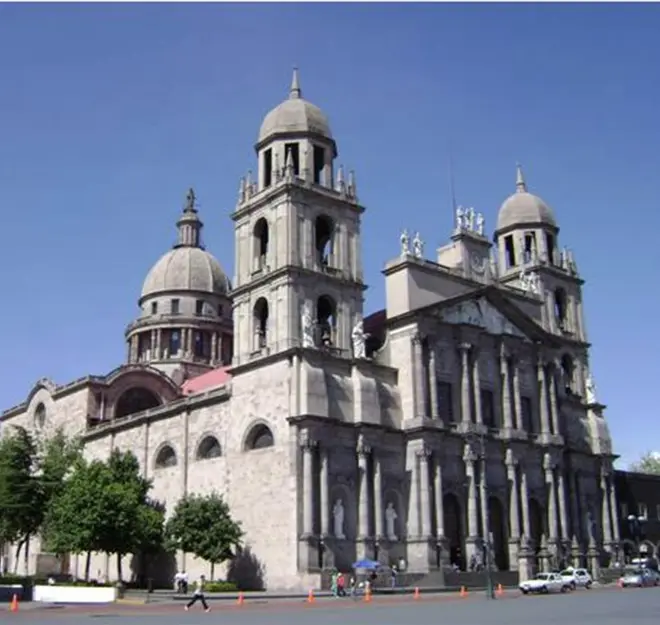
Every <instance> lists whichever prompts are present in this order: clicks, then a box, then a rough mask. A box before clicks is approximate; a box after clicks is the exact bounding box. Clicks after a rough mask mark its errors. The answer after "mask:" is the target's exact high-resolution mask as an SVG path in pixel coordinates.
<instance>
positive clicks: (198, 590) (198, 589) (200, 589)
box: [185, 575, 211, 612]
mask: <svg viewBox="0 0 660 625" xmlns="http://www.w3.org/2000/svg"><path fill="white" fill-rule="evenodd" d="M205 584H206V577H204V575H200V576H199V579H198V580H197V582H196V583H195V592H194V593H193V596H192V599H191V600H190V601H188V603H187V605H186V608H185V609H186V611H188V610H189V609H190V608H191V606H193V605H195V604H196V603H197V602H198V601H201V602H202V606H203V608H204V611H205V612H210V611H211V609H210V608H209V605H208V603H206V598H205V597H204V586H205Z"/></svg>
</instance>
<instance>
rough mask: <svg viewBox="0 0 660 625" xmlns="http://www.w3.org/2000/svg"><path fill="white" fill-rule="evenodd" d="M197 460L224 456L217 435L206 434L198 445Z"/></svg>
mask: <svg viewBox="0 0 660 625" xmlns="http://www.w3.org/2000/svg"><path fill="white" fill-rule="evenodd" d="M196 455H197V460H210V459H211V458H219V457H220V456H222V448H221V447H220V443H219V442H218V439H217V438H216V437H215V436H212V435H210V434H209V435H208V436H205V437H204V438H203V439H202V441H201V442H200V444H199V445H198V446H197V454H196Z"/></svg>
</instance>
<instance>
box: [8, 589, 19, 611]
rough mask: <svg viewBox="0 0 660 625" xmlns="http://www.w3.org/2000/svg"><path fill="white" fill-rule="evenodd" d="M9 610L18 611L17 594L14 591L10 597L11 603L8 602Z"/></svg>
mask: <svg viewBox="0 0 660 625" xmlns="http://www.w3.org/2000/svg"><path fill="white" fill-rule="evenodd" d="M9 611H10V612H18V595H17V594H16V593H14V596H13V597H12V598H11V603H10V604H9Z"/></svg>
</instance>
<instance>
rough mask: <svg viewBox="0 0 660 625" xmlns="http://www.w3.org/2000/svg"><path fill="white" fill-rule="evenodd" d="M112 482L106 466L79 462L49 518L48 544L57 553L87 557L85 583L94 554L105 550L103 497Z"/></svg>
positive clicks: (104, 502)
mask: <svg viewBox="0 0 660 625" xmlns="http://www.w3.org/2000/svg"><path fill="white" fill-rule="evenodd" d="M110 480H111V476H110V471H109V470H108V467H107V465H106V464H105V463H103V462H101V461H100V460H95V461H93V462H91V463H87V462H85V461H84V460H82V458H80V459H79V460H78V461H77V462H76V464H75V466H74V468H73V471H72V473H71V475H70V477H69V478H68V479H67V480H66V482H65V484H64V486H63V488H62V490H61V492H60V493H59V494H58V496H57V497H55V498H54V499H53V501H52V503H51V506H50V507H49V510H48V513H47V515H46V519H45V526H46V528H47V529H48V544H49V547H50V548H51V549H52V550H53V551H54V552H55V553H58V554H64V553H73V554H77V555H79V554H83V553H86V554H87V561H86V564H85V579H89V569H90V558H91V553H92V552H93V551H101V550H102V549H101V541H100V536H101V534H102V532H103V531H104V527H105V523H106V514H107V508H106V505H107V502H106V500H105V498H104V494H105V491H106V489H107V488H108V487H109V486H110V483H111V482H110Z"/></svg>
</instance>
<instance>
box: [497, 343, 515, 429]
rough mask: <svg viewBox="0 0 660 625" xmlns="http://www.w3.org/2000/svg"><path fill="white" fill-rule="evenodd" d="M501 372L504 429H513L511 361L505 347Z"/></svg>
mask: <svg viewBox="0 0 660 625" xmlns="http://www.w3.org/2000/svg"><path fill="white" fill-rule="evenodd" d="M500 374H501V379H502V420H503V422H504V429H505V430H511V429H513V415H512V411H511V382H510V379H509V361H508V360H507V355H506V352H505V350H504V349H502V351H501V354H500Z"/></svg>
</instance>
